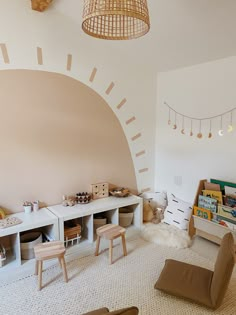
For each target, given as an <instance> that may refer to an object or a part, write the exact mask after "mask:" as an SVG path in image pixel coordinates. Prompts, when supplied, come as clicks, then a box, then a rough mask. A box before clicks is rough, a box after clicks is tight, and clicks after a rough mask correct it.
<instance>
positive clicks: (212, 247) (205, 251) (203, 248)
mask: <svg viewBox="0 0 236 315" xmlns="http://www.w3.org/2000/svg"><path fill="white" fill-rule="evenodd" d="M139 233H140V232H139V231H138V230H137V229H130V228H129V229H128V231H127V238H129V239H132V238H136V237H137V236H138V235H139ZM117 242H119V239H117V240H115V244H116V243H117ZM107 245H108V244H107V243H106V241H101V244H100V250H101V251H102V250H104V249H105V248H106V247H107ZM191 249H192V250H193V251H194V252H196V253H197V254H199V255H200V256H202V257H204V258H207V259H209V260H210V261H213V262H214V261H215V260H216V256H217V253H218V249H219V246H218V245H216V244H214V243H212V242H210V241H208V240H206V239H203V238H201V237H199V236H195V237H194V238H193V242H192V245H191ZM94 250H95V243H93V244H91V243H88V242H81V243H80V244H78V245H76V244H75V245H73V246H70V247H68V248H67V255H66V260H72V259H76V258H77V257H84V256H89V255H91V254H93V252H94ZM53 264H55V260H51V261H46V262H45V264H44V266H45V267H49V266H51V265H53ZM0 271H1V270H0ZM32 272H34V260H33V259H31V260H29V261H25V262H24V263H23V264H22V265H21V266H20V267H18V268H16V269H15V270H14V272H7V273H5V272H0V279H1V284H4V283H9V282H12V281H15V280H17V279H20V278H22V275H25V274H27V273H28V274H29V275H30V274H32Z"/></svg>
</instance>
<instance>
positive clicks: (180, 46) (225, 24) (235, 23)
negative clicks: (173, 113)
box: [50, 0, 236, 71]
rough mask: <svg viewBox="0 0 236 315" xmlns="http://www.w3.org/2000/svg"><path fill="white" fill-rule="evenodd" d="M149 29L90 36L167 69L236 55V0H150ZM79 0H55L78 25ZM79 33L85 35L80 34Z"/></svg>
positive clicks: (55, 6) (56, 6)
mask: <svg viewBox="0 0 236 315" xmlns="http://www.w3.org/2000/svg"><path fill="white" fill-rule="evenodd" d="M148 4H149V12H150V19H151V30H150V32H149V34H147V35H146V36H144V37H142V38H139V39H135V40H131V41H105V40H96V39H93V38H91V39H90V41H93V42H94V47H96V45H103V46H105V47H106V48H107V49H109V51H111V53H112V52H116V53H117V51H118V52H119V54H120V55H121V57H122V56H123V57H125V56H130V57H131V58H132V60H133V61H134V62H136V63H138V64H139V63H141V64H144V65H147V66H148V67H149V66H151V67H153V68H155V69H156V70H157V71H166V70H170V69H174V68H178V67H184V66H189V65H193V64H198V63H202V62H206V61H210V60H216V59H220V58H224V57H228V56H232V55H236V32H235V30H236V0H149V1H148ZM82 5H83V1H82V0H54V3H53V5H52V7H51V8H50V10H57V11H60V13H61V14H65V15H66V16H67V17H70V18H71V19H73V20H74V22H75V24H77V25H78V28H80V25H81V20H82V18H81V16H82ZM80 32H81V36H87V35H85V34H82V31H80Z"/></svg>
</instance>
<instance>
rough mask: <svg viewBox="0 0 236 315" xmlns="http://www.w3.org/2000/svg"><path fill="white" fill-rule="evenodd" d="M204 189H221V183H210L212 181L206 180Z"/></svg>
mask: <svg viewBox="0 0 236 315" xmlns="http://www.w3.org/2000/svg"><path fill="white" fill-rule="evenodd" d="M204 189H206V190H215V191H220V185H219V184H215V183H210V182H204Z"/></svg>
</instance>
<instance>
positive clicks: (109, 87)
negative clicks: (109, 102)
mask: <svg viewBox="0 0 236 315" xmlns="http://www.w3.org/2000/svg"><path fill="white" fill-rule="evenodd" d="M114 86H115V83H114V82H111V84H110V85H109V86H108V88H107V89H106V94H107V95H109V94H110V93H111V90H112V89H113V87H114Z"/></svg>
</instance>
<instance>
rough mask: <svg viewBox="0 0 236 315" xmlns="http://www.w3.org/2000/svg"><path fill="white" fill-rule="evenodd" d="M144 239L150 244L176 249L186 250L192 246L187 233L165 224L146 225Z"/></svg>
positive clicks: (143, 232) (143, 233)
mask: <svg viewBox="0 0 236 315" xmlns="http://www.w3.org/2000/svg"><path fill="white" fill-rule="evenodd" d="M142 237H143V238H144V239H145V240H146V241H149V242H152V243H156V244H158V245H165V246H169V247H176V248H186V247H189V246H190V244H191V240H190V237H189V235H188V232H187V231H184V230H180V229H179V228H177V227H175V226H172V225H167V224H165V223H159V224H153V223H147V224H145V226H144V228H143V230H142Z"/></svg>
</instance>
